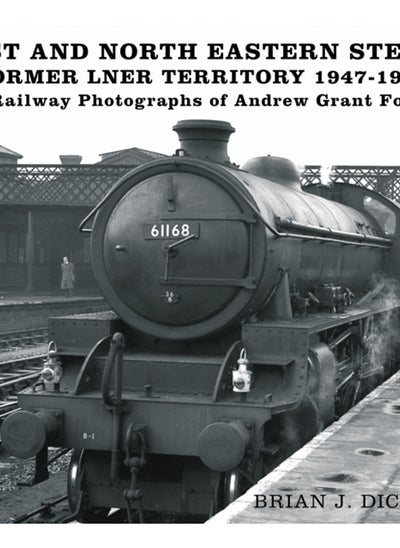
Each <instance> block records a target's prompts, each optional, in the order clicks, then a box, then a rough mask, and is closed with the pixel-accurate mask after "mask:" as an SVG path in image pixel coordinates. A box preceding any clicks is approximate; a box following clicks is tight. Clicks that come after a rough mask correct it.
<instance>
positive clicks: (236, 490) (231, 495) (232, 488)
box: [210, 468, 251, 515]
mask: <svg viewBox="0 0 400 548" xmlns="http://www.w3.org/2000/svg"><path fill="white" fill-rule="evenodd" d="M250 487H251V482H250V480H249V479H248V478H247V477H246V476H245V475H244V474H243V473H242V471H241V470H240V469H239V468H235V469H234V470H231V471H230V472H223V473H221V474H220V477H219V482H218V488H217V496H216V501H215V502H214V504H213V507H212V511H211V514H210V515H213V514H215V513H217V512H219V511H221V510H223V509H224V508H225V507H226V506H228V505H229V504H231V503H232V502H233V501H235V500H236V499H237V498H238V497H240V496H241V495H243V493H245V492H246V491H247V489H249V488H250Z"/></svg>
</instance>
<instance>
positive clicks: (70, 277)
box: [61, 257, 75, 297]
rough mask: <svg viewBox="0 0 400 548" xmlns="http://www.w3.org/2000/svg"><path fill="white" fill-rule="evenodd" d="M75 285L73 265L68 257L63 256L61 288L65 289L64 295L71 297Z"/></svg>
mask: <svg viewBox="0 0 400 548" xmlns="http://www.w3.org/2000/svg"><path fill="white" fill-rule="evenodd" d="M74 285H75V267H74V264H73V263H71V261H69V260H68V257H63V262H62V263H61V289H63V290H64V291H65V297H72V296H73V294H74Z"/></svg>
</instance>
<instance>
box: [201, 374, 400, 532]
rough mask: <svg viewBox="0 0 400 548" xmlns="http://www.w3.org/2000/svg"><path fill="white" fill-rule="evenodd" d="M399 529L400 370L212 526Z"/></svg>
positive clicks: (253, 488) (242, 498) (216, 518)
mask: <svg viewBox="0 0 400 548" xmlns="http://www.w3.org/2000/svg"><path fill="white" fill-rule="evenodd" d="M223 523H224V524H225V523H243V524H244V523H246V524H252V523H254V524H266V523H275V524H279V523H280V524H282V523H290V524H294V523H332V524H334V523H343V524H354V523H358V524H360V523H392V524H393V523H400V372H398V373H396V374H395V375H394V376H393V377H391V378H390V379H388V380H387V381H386V382H385V383H384V384H382V385H381V386H379V387H378V388H376V389H375V390H374V391H373V392H371V393H370V394H369V395H368V396H367V397H366V398H365V399H364V400H362V401H361V402H360V403H358V404H357V405H356V406H355V407H354V408H353V409H351V410H350V411H349V412H348V413H347V414H346V415H344V416H343V417H341V419H339V420H338V421H337V422H335V423H333V424H332V425H331V426H330V427H328V428H327V429H326V430H324V431H323V432H321V433H320V434H318V435H317V436H316V437H315V438H314V439H313V440H311V441H310V442H309V443H308V444H307V445H305V446H304V447H303V448H302V449H300V450H299V451H297V452H296V453H294V454H293V455H292V456H291V457H290V458H289V459H287V460H286V461H284V462H283V463H281V464H280V465H279V466H278V468H276V469H275V470H274V471H273V472H271V473H270V474H268V475H267V476H265V477H264V478H263V479H262V480H260V481H259V482H258V483H257V484H256V485H255V486H253V487H252V488H251V489H250V490H249V491H247V493H245V494H244V495H243V496H241V497H240V498H238V499H237V500H236V501H235V502H234V503H233V504H231V505H230V506H228V507H227V508H226V509H225V510H223V511H222V512H220V513H219V514H217V515H216V516H214V517H213V518H212V519H210V520H209V521H208V522H207V524H210V525H218V524H223Z"/></svg>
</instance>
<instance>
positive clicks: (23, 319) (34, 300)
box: [0, 291, 109, 334]
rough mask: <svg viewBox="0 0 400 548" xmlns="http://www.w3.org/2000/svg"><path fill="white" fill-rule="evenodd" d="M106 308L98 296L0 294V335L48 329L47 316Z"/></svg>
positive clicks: (101, 298) (97, 310)
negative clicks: (68, 296) (67, 296)
mask: <svg viewBox="0 0 400 548" xmlns="http://www.w3.org/2000/svg"><path fill="white" fill-rule="evenodd" d="M108 309H109V306H108V305H107V303H106V302H105V301H104V299H103V297H102V296H100V295H98V294H97V295H85V294H75V295H74V296H73V297H70V298H66V297H65V296H64V294H62V293H61V291H60V292H58V293H43V294H36V293H35V294H27V293H22V292H21V294H15V293H8V294H6V293H2V294H1V295H0V334H1V333H8V332H14V331H21V330H28V329H39V328H47V320H48V318H49V317H55V316H64V315H69V314H85V313H90V312H101V311H103V310H108Z"/></svg>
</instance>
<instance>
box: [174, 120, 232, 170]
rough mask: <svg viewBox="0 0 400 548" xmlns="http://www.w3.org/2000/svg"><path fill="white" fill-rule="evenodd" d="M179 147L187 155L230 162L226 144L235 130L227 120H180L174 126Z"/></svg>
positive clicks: (223, 162) (222, 162)
mask: <svg viewBox="0 0 400 548" xmlns="http://www.w3.org/2000/svg"><path fill="white" fill-rule="evenodd" d="M173 130H174V131H176V132H177V134H178V137H179V142H180V146H181V149H183V150H184V151H185V153H186V154H188V155H189V156H193V157H194V158H200V159H201V160H208V161H211V162H217V163H219V164H230V160H229V156H228V152H227V145H228V141H229V136H230V134H231V133H233V132H234V131H235V128H234V127H233V126H231V124H230V123H229V122H222V121H219V120H181V121H180V122H178V123H177V124H176V125H175V126H174V127H173Z"/></svg>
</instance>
